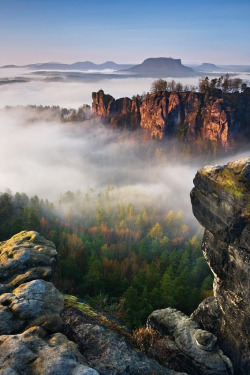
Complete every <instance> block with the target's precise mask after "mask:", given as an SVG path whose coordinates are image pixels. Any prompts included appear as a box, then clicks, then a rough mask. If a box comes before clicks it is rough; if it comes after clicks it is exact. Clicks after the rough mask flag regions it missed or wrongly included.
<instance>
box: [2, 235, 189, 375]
mask: <svg viewBox="0 0 250 375" xmlns="http://www.w3.org/2000/svg"><path fill="white" fill-rule="evenodd" d="M55 256H56V250H55V246H54V244H53V243H52V242H50V241H47V240H45V239H44V238H43V237H42V236H40V235H39V234H38V233H37V232H32V231H30V232H26V231H23V232H21V233H19V234H17V235H15V236H14V237H12V238H11V239H10V240H8V241H5V242H2V243H1V244H0V282H1V292H0V293H1V295H0V374H1V375H18V374H25V375H98V374H100V375H108V374H113V375H129V374H131V375H133V374H137V375H140V374H141V375H142V374H147V375H150V374H152V375H153V374H158V375H175V374H177V373H176V372H175V371H172V370H169V369H167V368H166V367H164V366H161V365H160V364H159V363H158V362H157V361H155V360H153V359H149V358H148V357H147V356H146V355H145V354H143V353H141V352H140V351H139V350H136V349H135V348H134V347H133V346H132V345H131V344H130V343H129V342H128V340H127V339H126V337H124V335H122V334H120V333H118V332H117V331H114V330H113V329H111V328H110V327H113V325H114V324H111V323H110V322H109V321H108V320H107V318H105V317H103V316H101V320H100V321H99V322H97V319H96V317H97V314H96V313H94V312H93V311H92V310H91V309H90V307H89V306H88V305H84V306H85V310H84V311H85V314H84V313H83V312H81V311H80V310H79V309H77V308H73V307H65V306H64V297H63V295H62V294H61V293H60V292H59V291H58V290H57V289H56V288H55V286H54V285H53V283H52V282H51V277H52V274H53V267H54V264H55ZM65 298H66V297H65ZM72 298H73V299H74V300H77V298H76V297H72ZM72 298H71V300H72ZM82 305H83V304H82ZM86 311H87V312H89V314H86ZM62 312H63V313H62ZM61 314H62V317H61ZM62 318H63V319H62ZM103 323H106V325H107V323H109V325H108V327H106V326H105V325H104V324H103ZM117 326H118V325H116V327H117ZM118 328H120V326H118ZM125 333H126V334H127V335H128V333H127V331H125ZM67 336H68V337H69V338H70V339H73V340H74V341H75V342H76V343H77V344H79V346H78V345H77V344H76V343H74V342H72V341H69V339H68V338H67ZM125 336H126V335H125ZM79 348H80V351H79ZM90 366H91V367H92V366H93V367H94V368H95V369H93V368H91V367H90ZM180 375H181V374H180ZM183 375H186V373H183Z"/></svg>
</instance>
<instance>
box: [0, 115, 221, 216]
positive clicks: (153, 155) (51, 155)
mask: <svg viewBox="0 0 250 375" xmlns="http://www.w3.org/2000/svg"><path fill="white" fill-rule="evenodd" d="M26 115H27V112H26V111H25V110H24V109H22V108H17V109H16V110H11V111H7V110H1V111H0V131H1V138H0V174H1V181H0V191H2V192H3V191H6V190H7V189H10V190H11V191H12V192H13V193H15V192H24V193H26V194H27V195H29V196H34V195H37V196H39V197H40V198H48V199H49V200H52V201H57V200H58V199H59V198H60V195H61V194H64V193H65V192H67V191H72V192H76V191H80V192H82V194H85V193H87V192H90V191H93V190H92V189H94V190H95V191H96V192H97V193H98V192H103V191H105V189H106V188H107V186H108V185H113V186H114V187H115V188H113V189H110V191H109V196H110V197H111V199H113V200H114V203H115V202H116V201H119V200H123V201H125V202H130V203H133V204H135V205H144V204H147V203H148V202H151V203H152V204H155V205H157V206H158V207H161V208H162V210H166V211H167V210H169V209H175V210H178V209H181V210H182V211H184V213H185V215H187V216H188V217H189V219H190V220H191V221H192V220H194V219H193V215H192V213H191V204H190V198H189V193H190V190H191V188H192V180H193V178H194V176H195V173H196V171H197V169H198V168H199V167H201V166H202V165H203V164H204V161H202V160H199V161H198V162H197V160H196V161H195V162H187V161H185V160H184V158H183V156H179V158H178V157H177V156H176V154H175V155H172V154H171V153H167V152H164V149H163V148H162V147H161V146H160V144H159V143H158V142H157V141H153V140H152V141H150V142H146V141H144V140H143V137H142V135H141V134H140V133H135V132H134V133H126V132H119V131H117V130H112V129H110V128H109V127H108V126H107V125H106V126H105V125H103V124H102V123H101V122H100V121H95V120H90V121H85V122H82V123H77V124H73V123H67V124H64V123H61V122H59V121H55V119H54V118H51V119H49V118H48V114H46V118H43V117H42V115H41V116H40V117H39V118H37V119H36V120H35V121H33V122H27V116H26ZM169 146H171V148H173V145H172V144H171V145H170V144H169ZM164 147H165V148H166V149H167V148H168V144H167V143H166V144H164ZM226 161H227V160H226V159H225V160H223V161H222V162H223V163H224V162H226ZM216 162H217V163H220V161H216ZM93 197H94V198H93V199H96V197H97V194H96V195H93Z"/></svg>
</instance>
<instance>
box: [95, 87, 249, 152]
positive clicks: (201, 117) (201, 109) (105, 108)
mask: <svg viewBox="0 0 250 375" xmlns="http://www.w3.org/2000/svg"><path fill="white" fill-rule="evenodd" d="M92 98H93V104H92V113H93V115H94V116H100V117H101V118H102V119H103V120H104V121H107V122H109V123H111V124H112V125H113V126H114V127H115V126H118V127H121V128H127V129H138V128H141V129H144V130H145V131H146V132H147V133H149V134H150V136H151V137H154V138H158V139H162V138H168V137H170V136H171V137H178V138H179V139H186V140H197V139H201V140H209V141H212V142H216V143H217V144H218V145H219V146H222V147H223V148H227V147H228V146H229V145H231V144H233V142H234V141H235V138H240V137H241V138H242V139H243V138H244V137H245V140H246V139H248V140H249V139H250V120H249V119H250V113H249V112H250V90H249V89H247V90H245V92H243V93H238V92H235V93H232V94H226V93H222V92H221V91H220V90H216V91H215V92H214V94H213V95H210V96H207V95H206V94H204V93H196V92H182V93H177V92H172V93H170V92H159V93H154V94H148V95H146V97H145V98H140V97H133V99H129V98H121V99H118V100H115V99H114V98H113V97H112V96H110V95H106V94H104V92H103V90H100V91H98V92H97V93H93V94H92Z"/></svg>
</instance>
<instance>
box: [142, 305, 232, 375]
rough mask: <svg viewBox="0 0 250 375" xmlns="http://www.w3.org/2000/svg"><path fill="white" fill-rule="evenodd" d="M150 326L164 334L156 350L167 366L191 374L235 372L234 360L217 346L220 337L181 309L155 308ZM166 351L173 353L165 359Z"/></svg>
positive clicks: (223, 374)
mask: <svg viewBox="0 0 250 375" xmlns="http://www.w3.org/2000/svg"><path fill="white" fill-rule="evenodd" d="M147 326H148V327H149V328H152V329H154V330H155V331H157V332H158V333H159V334H160V335H161V336H162V338H161V339H160V340H159V341H158V342H156V344H155V348H154V350H153V352H155V354H154V356H155V357H156V358H158V359H160V360H163V361H164V360H165V361H164V363H165V364H166V365H170V366H171V365H172V366H173V367H174V368H175V369H177V370H183V369H185V371H187V372H188V373H189V374H192V375H212V374H216V375H226V374H227V375H229V374H233V370H232V363H231V361H230V360H229V359H228V358H227V357H226V356H225V355H224V354H223V352H222V351H221V350H220V348H219V347H218V345H217V338H216V337H215V336H214V335H213V334H212V333H210V332H208V331H204V330H202V329H201V328H200V326H199V324H197V323H196V322H195V321H194V320H192V319H191V318H188V317H187V316H186V315H184V314H182V313H181V312H180V311H177V310H175V309H171V308H167V309H163V310H156V311H154V312H153V313H152V314H151V315H150V316H149V318H148V320H147ZM157 349H158V350H157ZM164 352H165V353H166V354H167V353H169V352H171V353H172V356H168V355H165V358H164V356H163V355H162V353H164ZM158 356H159V357H161V358H159V357H158ZM173 356H174V361H173V358H172V357H173Z"/></svg>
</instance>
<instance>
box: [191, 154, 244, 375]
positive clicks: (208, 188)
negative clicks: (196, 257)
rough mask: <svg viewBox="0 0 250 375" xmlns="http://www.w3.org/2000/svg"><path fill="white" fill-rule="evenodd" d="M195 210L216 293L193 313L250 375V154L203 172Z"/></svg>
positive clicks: (196, 182) (194, 194) (194, 198)
mask: <svg viewBox="0 0 250 375" xmlns="http://www.w3.org/2000/svg"><path fill="white" fill-rule="evenodd" d="M194 185H195V187H194V189H193V190H192V192H191V200H192V206H193V212H194V215H195V216H196V218H197V219H198V220H199V222H200V223H201V225H203V226H204V227H205V233H204V238H203V245H202V246H203V253H204V256H205V258H206V260H207V262H208V264H209V266H210V268H211V270H212V272H213V274H214V288H213V289H214V296H213V297H209V298H208V299H207V300H205V301H203V302H202V303H201V304H200V306H199V307H198V309H197V310H196V311H195V312H194V313H193V314H192V318H193V319H194V320H195V321H196V322H198V323H199V324H200V325H201V327H202V328H204V329H207V330H208V331H210V332H212V333H213V334H215V335H216V336H217V337H218V343H219V345H220V346H221V348H222V349H223V351H224V353H225V354H226V355H227V356H229V358H230V359H231V360H232V362H233V365H234V370H235V373H236V374H239V375H243V374H244V375H247V374H249V373H250V351H249V348H250V339H249V338H250V324H249V323H250V320H249V316H250V308H249V306H250V289H249V280H250V277H249V276H250V275H249V264H250V253H249V251H250V158H244V159H240V160H237V161H234V162H231V163H228V164H227V165H226V166H208V167H204V168H203V169H201V170H200V171H198V172H197V174H196V176H195V179H194Z"/></svg>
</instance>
